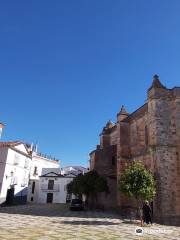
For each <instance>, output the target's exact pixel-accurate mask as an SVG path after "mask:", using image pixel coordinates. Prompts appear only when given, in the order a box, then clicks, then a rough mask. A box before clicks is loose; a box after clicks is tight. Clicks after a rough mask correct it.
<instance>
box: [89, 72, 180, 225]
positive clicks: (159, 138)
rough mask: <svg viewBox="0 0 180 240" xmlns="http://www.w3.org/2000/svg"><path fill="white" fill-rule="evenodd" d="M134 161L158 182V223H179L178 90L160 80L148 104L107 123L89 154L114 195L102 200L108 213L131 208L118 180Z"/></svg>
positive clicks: (122, 112)
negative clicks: (98, 141)
mask: <svg viewBox="0 0 180 240" xmlns="http://www.w3.org/2000/svg"><path fill="white" fill-rule="evenodd" d="M133 160H134V161H141V162H142V163H143V164H144V165H145V167H146V168H147V169H149V170H150V171H151V172H152V173H153V175H154V177H155V179H156V183H157V194H156V197H155V199H154V201H153V215H154V219H155V220H156V221H158V222H161V223H168V224H180V87H174V88H172V89H168V88H166V87H165V86H163V85H162V83H161V82H160V80H159V78H158V76H157V75H155V76H154V77H153V82H152V85H151V87H150V88H149V89H148V91H147V101H146V103H145V104H144V105H143V106H141V107H140V108H138V109H137V110H136V111H134V112H133V113H131V114H129V113H127V111H126V110H125V108H124V106H122V108H121V110H120V112H119V113H118V114H117V122H116V123H115V124H114V123H112V122H111V121H109V122H108V123H107V124H106V126H105V127H104V128H103V131H102V133H101V134H100V145H97V147H96V150H94V151H92V152H91V153H90V169H91V170H92V169H95V170H97V171H98V173H99V174H101V175H103V176H105V177H106V178H107V180H108V184H109V189H110V193H109V194H108V195H105V194H103V193H102V194H99V196H98V202H100V203H101V204H103V206H104V208H105V209H108V208H116V209H118V210H119V211H124V210H125V209H128V208H131V207H132V206H133V200H131V199H128V198H126V197H124V196H123V195H122V194H121V193H120V192H119V191H117V179H118V177H119V176H120V175H121V173H122V172H123V170H124V168H125V167H126V166H128V164H130V163H131V162H132V161H133Z"/></svg>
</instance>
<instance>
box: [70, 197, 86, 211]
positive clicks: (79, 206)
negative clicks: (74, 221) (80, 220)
mask: <svg viewBox="0 0 180 240" xmlns="http://www.w3.org/2000/svg"><path fill="white" fill-rule="evenodd" d="M70 210H84V204H83V201H82V200H81V199H72V200H71V205H70Z"/></svg>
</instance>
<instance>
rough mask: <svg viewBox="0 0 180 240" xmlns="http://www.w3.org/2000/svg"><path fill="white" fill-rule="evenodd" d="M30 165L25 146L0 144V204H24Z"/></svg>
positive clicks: (7, 143) (8, 143)
mask: <svg viewBox="0 0 180 240" xmlns="http://www.w3.org/2000/svg"><path fill="white" fill-rule="evenodd" d="M31 163H32V160H31V155H30V153H29V151H28V149H27V147H26V144H24V143H22V142H19V141H15V142H0V204H2V203H3V202H5V201H6V202H7V203H9V204H11V203H12V202H13V203H16V202H21V203H23V202H26V199H27V192H28V191H27V190H28V182H29V173H30V168H31Z"/></svg>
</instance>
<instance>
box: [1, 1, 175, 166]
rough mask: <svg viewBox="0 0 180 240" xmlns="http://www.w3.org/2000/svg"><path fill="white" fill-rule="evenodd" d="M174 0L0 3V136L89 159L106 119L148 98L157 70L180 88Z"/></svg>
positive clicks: (67, 160) (65, 158) (68, 160)
mask: <svg viewBox="0 0 180 240" xmlns="http://www.w3.org/2000/svg"><path fill="white" fill-rule="evenodd" d="M179 13H180V1H179V0H173V1H170V0H158V1H157V0H151V1H145V0H136V1H133V0H131V1H130V0H113V1H110V0H108V1H107V0H76V1H74V0H61V1H59V0H53V1H47V0H32V1H23V0H21V1H18V0H16V1H14V0H10V1H1V3H0V91H1V92H0V121H2V122H4V123H5V124H6V127H5V129H4V132H3V136H2V137H3V138H2V140H4V141H5V140H16V139H21V140H25V141H28V142H36V141H37V142H38V145H39V148H40V150H41V151H42V152H45V153H48V154H51V155H53V156H55V157H57V158H59V159H61V161H62V164H63V165H69V164H78V165H79V164H81V165H85V166H86V165H87V163H88V153H89V152H90V151H91V150H93V149H94V147H95V146H96V144H97V143H98V141H99V137H98V135H99V133H100V132H101V129H102V127H103V126H104V125H105V123H106V122H107V120H108V119H112V120H113V121H115V120H116V113H117V112H118V111H119V109H120V107H121V105H122V104H124V105H125V106H126V108H127V110H128V111H129V112H132V111H134V110H135V109H136V108H137V107H139V106H140V105H142V104H143V103H144V102H145V100H146V91H147V89H148V87H149V86H150V85H151V81H152V76H153V74H155V73H157V74H159V76H160V79H161V81H162V82H163V84H164V85H166V86H167V87H169V88H171V87H173V86H175V85H176V86H180V67H179V66H180V14H179Z"/></svg>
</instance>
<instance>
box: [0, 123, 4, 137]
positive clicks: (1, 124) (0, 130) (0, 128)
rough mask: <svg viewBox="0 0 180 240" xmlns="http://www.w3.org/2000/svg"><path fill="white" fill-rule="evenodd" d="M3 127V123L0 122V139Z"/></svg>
mask: <svg viewBox="0 0 180 240" xmlns="http://www.w3.org/2000/svg"><path fill="white" fill-rule="evenodd" d="M3 128H4V124H3V123H0V139H1V135H2V130H3Z"/></svg>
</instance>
